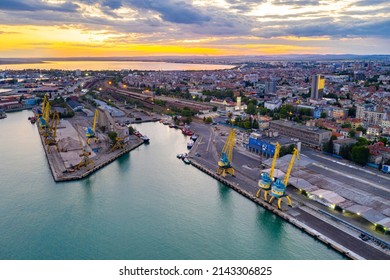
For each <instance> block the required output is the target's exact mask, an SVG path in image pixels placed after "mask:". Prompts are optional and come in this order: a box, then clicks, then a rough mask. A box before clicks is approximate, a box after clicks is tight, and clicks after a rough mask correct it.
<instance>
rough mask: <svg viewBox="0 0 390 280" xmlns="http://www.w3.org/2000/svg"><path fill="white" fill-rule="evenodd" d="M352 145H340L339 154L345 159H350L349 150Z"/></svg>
mask: <svg viewBox="0 0 390 280" xmlns="http://www.w3.org/2000/svg"><path fill="white" fill-rule="evenodd" d="M352 146H353V145H345V146H341V148H340V152H339V155H340V156H342V157H343V158H345V159H348V160H350V159H351V150H352Z"/></svg>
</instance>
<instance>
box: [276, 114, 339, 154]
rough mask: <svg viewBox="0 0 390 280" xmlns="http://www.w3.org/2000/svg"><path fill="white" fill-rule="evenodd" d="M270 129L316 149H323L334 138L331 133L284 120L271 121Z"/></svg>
mask: <svg viewBox="0 0 390 280" xmlns="http://www.w3.org/2000/svg"><path fill="white" fill-rule="evenodd" d="M270 129H272V130H276V131H279V133H280V134H281V135H284V136H287V137H291V138H298V139H299V141H301V142H302V143H303V144H306V145H308V146H312V147H315V148H319V147H321V146H322V144H324V143H325V142H327V141H329V140H330V137H331V136H332V132H331V131H328V130H324V129H319V128H317V127H308V126H305V125H301V124H298V123H296V122H291V121H284V120H275V121H271V122H270Z"/></svg>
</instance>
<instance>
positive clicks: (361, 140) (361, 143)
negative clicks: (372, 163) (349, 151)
mask: <svg viewBox="0 0 390 280" xmlns="http://www.w3.org/2000/svg"><path fill="white" fill-rule="evenodd" d="M357 141H358V142H357V143H356V145H358V146H367V145H368V140H367V139H366V138H363V137H358V139H357Z"/></svg>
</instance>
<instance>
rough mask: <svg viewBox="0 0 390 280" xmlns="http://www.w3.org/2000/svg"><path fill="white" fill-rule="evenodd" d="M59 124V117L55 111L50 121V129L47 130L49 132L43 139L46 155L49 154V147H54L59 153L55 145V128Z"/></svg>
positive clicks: (56, 144)
mask: <svg viewBox="0 0 390 280" xmlns="http://www.w3.org/2000/svg"><path fill="white" fill-rule="evenodd" d="M59 123H60V115H59V114H58V112H57V111H54V113H53V118H52V119H51V123H50V128H49V131H48V135H47V137H46V139H45V143H46V145H47V146H48V147H47V151H48V153H50V146H56V148H57V151H59V150H58V143H57V140H56V137H57V127H58V124H59Z"/></svg>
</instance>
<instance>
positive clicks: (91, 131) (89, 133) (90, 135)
mask: <svg viewBox="0 0 390 280" xmlns="http://www.w3.org/2000/svg"><path fill="white" fill-rule="evenodd" d="M98 116H99V111H98V109H96V110H95V114H94V116H93V123H92V128H91V127H87V129H86V137H87V143H88V144H89V143H90V142H91V139H95V143H96V142H97V141H98V140H99V139H98V137H97V136H96V122H97V118H98Z"/></svg>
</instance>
